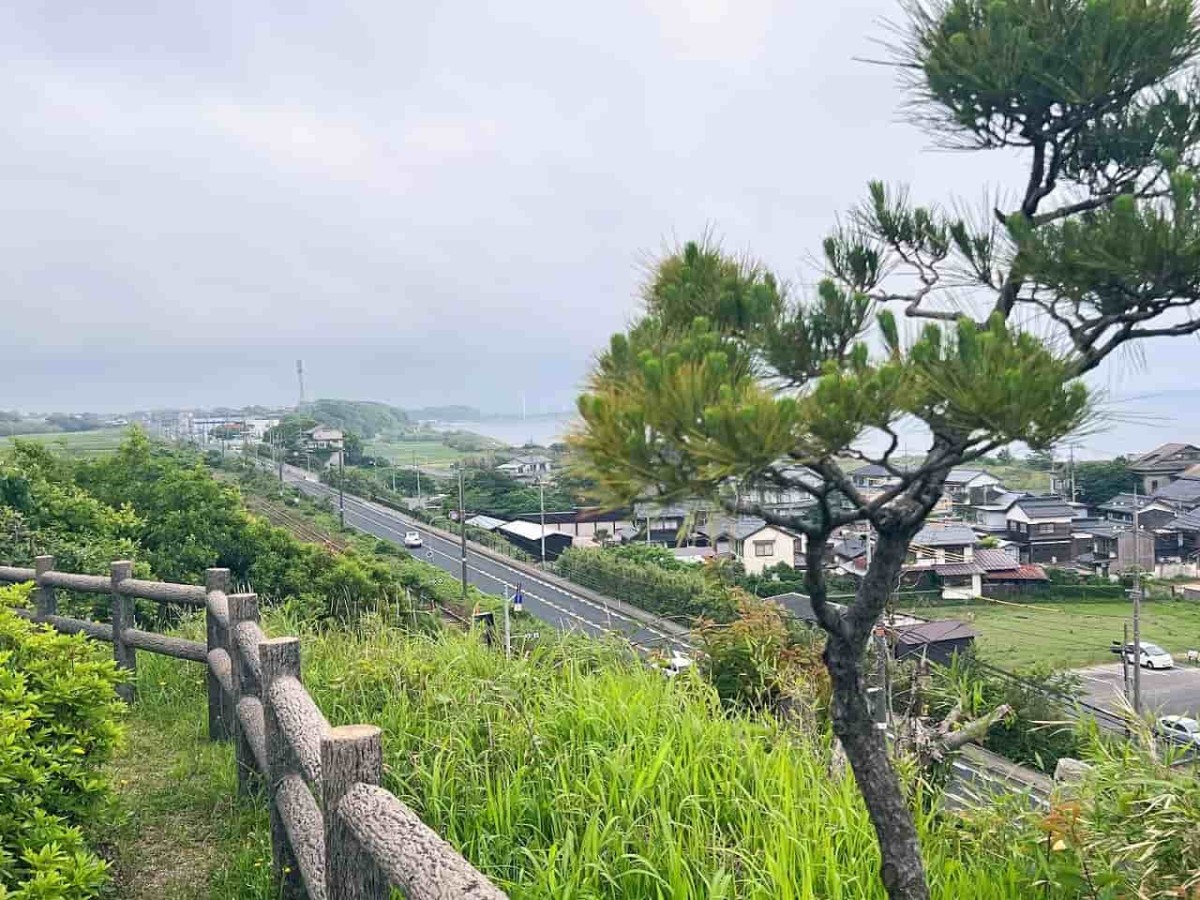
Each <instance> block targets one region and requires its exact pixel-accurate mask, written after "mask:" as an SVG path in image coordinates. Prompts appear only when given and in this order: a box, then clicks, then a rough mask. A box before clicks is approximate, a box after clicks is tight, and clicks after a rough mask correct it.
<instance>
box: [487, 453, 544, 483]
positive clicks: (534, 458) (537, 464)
mask: <svg viewBox="0 0 1200 900" xmlns="http://www.w3.org/2000/svg"><path fill="white" fill-rule="evenodd" d="M553 464H554V463H553V460H551V459H550V457H548V456H543V455H542V454H540V453H529V454H524V455H521V456H514V457H513V458H512V459H510V460H509V461H508V462H506V463H502V464H501V465H498V466H496V471H497V472H503V473H504V474H505V475H508V476H509V477H510V478H515V479H516V480H517V481H522V482H525V483H526V484H532V483H535V482H537V481H539V480H540V479H542V478H545V477H546V476H547V475H549V474H550V470H551V469H552V468H553Z"/></svg>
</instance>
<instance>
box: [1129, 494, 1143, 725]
mask: <svg viewBox="0 0 1200 900" xmlns="http://www.w3.org/2000/svg"><path fill="white" fill-rule="evenodd" d="M1139 525H1140V521H1139V517H1138V494H1137V484H1134V486H1133V590H1132V591H1130V593H1131V594H1132V595H1133V711H1134V712H1135V713H1137V714H1138V715H1139V716H1140V715H1141V714H1142V568H1141V562H1142V535H1141V530H1140V528H1139Z"/></svg>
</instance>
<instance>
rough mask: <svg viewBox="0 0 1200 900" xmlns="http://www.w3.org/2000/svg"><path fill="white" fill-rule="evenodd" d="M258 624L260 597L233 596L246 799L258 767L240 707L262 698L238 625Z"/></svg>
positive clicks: (241, 784) (239, 747)
mask: <svg viewBox="0 0 1200 900" xmlns="http://www.w3.org/2000/svg"><path fill="white" fill-rule="evenodd" d="M257 621H258V596H257V595H256V594H231V595H230V596H229V659H230V663H231V669H232V673H231V674H232V678H231V681H232V682H233V709H234V716H233V720H234V731H235V733H236V738H235V740H234V749H235V755H236V757H237V776H238V793H239V794H242V795H243V796H245V795H248V794H252V793H254V792H255V790H257V788H258V786H259V784H260V781H259V779H258V777H257V776H258V765H257V761H256V760H255V758H254V748H253V746H252V745H251V744H250V739H249V737H248V736H247V735H246V729H245V728H244V727H243V725H242V721H241V715H240V712H239V709H238V707H239V705H240V704H241V702H242V698H243V697H255V698H257V697H258V696H259V693H258V684H257V679H256V678H255V676H254V672H253V670H252V669H251V665H250V661H249V660H247V659H246V655H245V653H243V652H242V645H241V641H239V640H238V635H237V632H238V626H239V625H240V624H241V623H242V622H257Z"/></svg>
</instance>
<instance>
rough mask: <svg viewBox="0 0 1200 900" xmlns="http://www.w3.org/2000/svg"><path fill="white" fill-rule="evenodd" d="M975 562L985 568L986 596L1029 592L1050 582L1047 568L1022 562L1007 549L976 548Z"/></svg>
mask: <svg viewBox="0 0 1200 900" xmlns="http://www.w3.org/2000/svg"><path fill="white" fill-rule="evenodd" d="M1014 549H1015V548H1014ZM974 563H975V565H977V566H979V568H981V569H983V595H984V596H985V597H992V596H996V595H1000V594H1004V595H1007V594H1013V593H1027V592H1029V591H1031V590H1036V589H1040V588H1043V587H1045V586H1046V585H1048V584H1049V583H1050V576H1049V575H1047V574H1046V570H1045V569H1043V568H1042V567H1041V566H1039V565H1037V564H1035V563H1021V562H1019V561H1018V559H1017V557H1016V556H1014V555H1013V554H1012V553H1009V552H1008V551H1007V550H1000V549H997V548H987V547H979V548H976V550H975V559H974Z"/></svg>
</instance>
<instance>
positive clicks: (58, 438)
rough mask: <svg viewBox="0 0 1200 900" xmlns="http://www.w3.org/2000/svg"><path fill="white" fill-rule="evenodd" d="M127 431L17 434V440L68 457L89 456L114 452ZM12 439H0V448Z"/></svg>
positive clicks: (114, 429) (101, 430) (115, 429)
mask: <svg viewBox="0 0 1200 900" xmlns="http://www.w3.org/2000/svg"><path fill="white" fill-rule="evenodd" d="M127 430H128V429H125V428H101V429H98V430H96V431H60V432H51V433H49V434H19V435H17V439H18V440H22V441H37V442H38V443H41V444H45V445H46V446H48V447H50V448H51V449H54V450H58V451H61V452H63V453H65V454H67V455H68V456H90V455H92V454H96V453H110V452H112V451H113V450H116V449H117V447H118V446H119V445H120V443H121V440H122V439H123V438H124V437H125V434H126V432H127ZM11 440H12V438H9V437H0V447H7V446H8V444H9V443H10V442H11Z"/></svg>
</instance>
